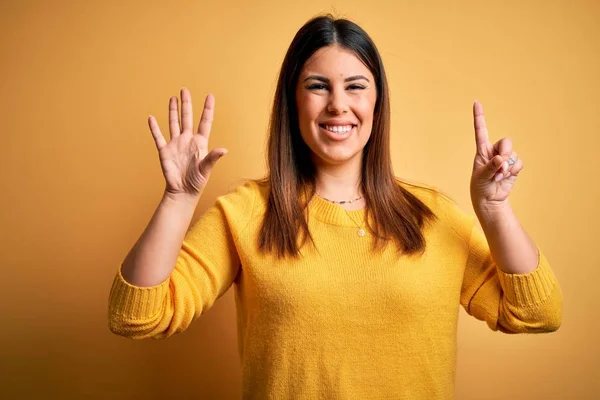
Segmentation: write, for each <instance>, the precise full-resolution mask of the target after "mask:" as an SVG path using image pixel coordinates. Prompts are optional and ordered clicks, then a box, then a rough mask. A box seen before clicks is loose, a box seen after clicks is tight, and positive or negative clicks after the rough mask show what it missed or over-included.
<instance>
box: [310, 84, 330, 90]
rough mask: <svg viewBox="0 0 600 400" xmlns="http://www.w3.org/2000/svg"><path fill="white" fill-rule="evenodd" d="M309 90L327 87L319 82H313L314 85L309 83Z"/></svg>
mask: <svg viewBox="0 0 600 400" xmlns="http://www.w3.org/2000/svg"><path fill="white" fill-rule="evenodd" d="M308 89H309V90H315V89H327V86H325V85H323V84H321V83H315V84H314V85H310V86H309V87H308Z"/></svg>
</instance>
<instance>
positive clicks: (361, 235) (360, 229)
mask: <svg viewBox="0 0 600 400" xmlns="http://www.w3.org/2000/svg"><path fill="white" fill-rule="evenodd" d="M317 196H319V197H320V198H322V199H323V200H326V201H328V202H330V203H334V204H346V203H354V202H355V201H358V200H360V199H362V198H363V196H360V197H357V198H355V199H352V200H344V201H334V200H329V199H326V198H325V197H323V196H321V195H320V194H319V193H317ZM342 208H343V209H344V211H345V212H346V215H347V216H348V218H350V220H351V221H352V222H353V223H354V225H356V227H357V228H358V231H357V232H356V234H357V235H358V236H360V237H363V236H365V234H366V233H367V232H365V230H364V229H363V228H362V226H360V225H359V224H357V223H356V221H355V220H354V218H352V217H351V216H350V214H349V213H348V210H346V209H345V208H344V207H342Z"/></svg>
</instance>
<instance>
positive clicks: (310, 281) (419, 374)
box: [109, 182, 562, 400]
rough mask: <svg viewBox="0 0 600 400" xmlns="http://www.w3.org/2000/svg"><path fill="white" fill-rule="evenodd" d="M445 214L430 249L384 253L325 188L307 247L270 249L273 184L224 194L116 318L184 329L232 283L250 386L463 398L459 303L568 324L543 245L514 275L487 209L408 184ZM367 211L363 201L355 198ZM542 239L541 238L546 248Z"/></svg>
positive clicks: (136, 329) (496, 320) (486, 316)
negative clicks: (487, 232) (524, 270)
mask: <svg viewBox="0 0 600 400" xmlns="http://www.w3.org/2000/svg"><path fill="white" fill-rule="evenodd" d="M403 185H405V188H406V189H408V190H410V191H411V192H412V193H413V194H415V195H416V196H417V197H419V198H420V199H421V200H422V201H424V202H425V203H426V204H427V205H428V206H429V207H430V208H431V209H432V210H433V211H434V213H435V214H436V215H437V216H438V217H439V220H438V221H437V222H436V223H435V224H434V225H432V226H429V227H427V228H425V231H424V233H425V238H426V240H427V250H426V252H425V253H424V255H423V256H416V257H402V258H399V259H398V257H397V255H396V251H395V247H394V246H391V245H390V246H389V247H388V248H386V249H385V250H383V251H381V252H379V253H374V252H373V251H372V250H371V243H370V239H371V234H370V233H369V232H368V231H367V234H366V235H365V236H364V237H359V236H358V235H357V227H356V225H355V223H354V222H353V221H352V220H351V219H349V218H348V214H347V213H346V211H344V210H343V209H342V208H341V207H339V206H337V205H334V204H332V203H329V202H327V201H325V200H323V199H321V198H319V197H318V196H315V197H314V198H313V199H312V200H311V202H310V204H309V209H310V211H309V228H310V231H311V233H312V234H313V237H314V240H315V243H316V246H317V249H318V250H319V253H318V254H317V252H316V251H315V250H313V247H312V246H310V245H307V246H305V248H303V249H302V252H303V257H302V258H301V259H298V260H294V261H286V262H282V261H280V260H277V259H276V257H275V256H274V255H269V254H261V253H259V252H258V250H257V237H258V232H259V228H260V224H261V222H262V216H263V215H264V212H265V210H266V205H267V193H268V189H266V188H265V187H262V186H259V185H258V184H256V183H254V182H248V183H246V184H243V185H240V186H238V187H237V188H236V189H235V190H234V191H233V192H231V193H228V194H225V195H223V196H220V197H219V198H218V199H217V201H216V203H215V204H214V206H212V207H211V208H210V209H209V210H207V212H205V213H204V214H203V215H202V216H201V217H200V219H199V220H198V222H196V223H195V224H193V225H192V227H191V229H190V230H189V232H188V234H187V235H186V238H185V240H184V243H183V246H182V249H181V252H180V254H179V257H178V259H177V264H176V267H175V270H174V271H173V273H172V275H171V277H170V278H169V279H168V280H166V281H165V282H163V283H161V284H159V285H157V286H155V287H150V288H141V287H135V286H132V285H130V284H129V283H127V282H126V281H124V279H123V277H122V276H121V274H120V271H119V272H118V273H117V276H116V278H115V280H114V283H113V286H112V289H111V292H110V299H109V327H110V329H111V330H112V331H113V332H115V333H117V334H119V335H123V336H126V337H129V338H134V339H142V338H164V337H168V336H170V335H172V334H174V333H178V332H181V331H183V330H185V329H186V328H187V327H188V326H189V325H190V323H191V322H192V321H193V320H194V319H196V318H198V317H199V316H200V315H201V314H202V313H203V312H204V311H206V310H208V309H209V308H210V307H211V306H212V305H213V303H214V302H215V300H216V299H217V298H219V297H220V296H221V295H223V294H224V293H225V292H226V291H227V290H228V289H229V287H230V286H231V285H232V284H233V285H234V287H235V299H236V307H237V324H238V343H239V353H240V359H241V364H242V371H243V372H242V373H243V383H242V385H243V398H245V399H261V400H264V399H360V400H364V399H411V400H415V399H451V398H452V397H453V393H454V378H455V365H456V332H457V322H458V312H459V305H462V306H463V307H464V308H465V310H466V311H467V312H468V313H469V314H470V315H473V316H474V317H475V318H477V319H480V320H482V321H486V323H487V325H488V326H489V327H490V328H491V329H493V330H498V331H502V332H507V333H519V332H528V333H535V332H550V331H554V330H556V329H558V327H559V326H560V322H561V315H562V294H561V290H560V288H559V286H558V283H557V281H556V279H555V277H554V274H553V272H552V270H551V269H550V266H549V264H548V261H547V260H546V258H545V257H544V255H543V254H542V253H541V252H540V256H539V264H538V267H537V269H536V270H535V271H534V272H532V273H530V274H526V275H517V274H505V273H503V272H502V271H500V270H499V268H497V267H496V265H495V264H494V261H493V260H492V258H491V255H490V251H489V247H488V245H487V241H486V239H485V236H484V234H483V232H482V231H481V229H480V228H479V225H478V224H477V223H476V222H477V221H476V218H475V217H473V216H469V215H467V214H466V213H464V212H463V211H461V210H460V209H459V208H458V207H457V205H456V204H455V203H453V202H452V201H451V200H449V199H447V198H446V197H444V196H442V195H440V194H438V193H437V192H431V191H429V190H426V189H425V188H424V187H420V186H412V185H408V184H404V183H403ZM349 214H350V216H351V217H352V219H354V221H356V222H360V221H362V220H363V218H364V216H365V212H364V210H358V211H351V212H349ZM538 250H539V249H538Z"/></svg>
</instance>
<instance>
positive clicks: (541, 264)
mask: <svg viewBox="0 0 600 400" xmlns="http://www.w3.org/2000/svg"><path fill="white" fill-rule="evenodd" d="M498 276H499V278H500V284H501V285H502V289H503V290H504V295H505V296H506V298H507V300H508V301H509V302H510V303H511V304H514V305H517V306H533V305H536V304H539V303H542V302H544V301H545V300H546V299H548V298H549V297H550V295H551V294H552V292H553V291H554V290H555V288H556V278H555V277H554V273H553V272H552V269H550V264H549V263H548V260H546V257H545V256H544V254H543V253H542V252H541V251H540V250H539V249H538V265H537V267H536V269H535V270H534V271H532V272H530V273H528V274H507V273H505V272H504V271H501V270H500V268H498Z"/></svg>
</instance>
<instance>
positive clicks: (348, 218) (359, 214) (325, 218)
mask: <svg viewBox="0 0 600 400" xmlns="http://www.w3.org/2000/svg"><path fill="white" fill-rule="evenodd" d="M308 209H309V215H310V216H311V217H314V218H316V219H318V220H319V221H322V222H326V223H328V224H332V225H338V226H352V227H356V225H357V224H360V226H361V227H363V228H364V227H365V226H366V225H365V216H366V208H362V209H360V210H354V211H347V210H345V209H344V208H343V207H342V206H340V205H338V204H333V203H331V202H329V201H327V200H324V199H323V198H321V197H319V196H318V195H317V194H315V195H314V196H313V198H312V199H311V200H310V202H309V203H308ZM353 221H354V222H353Z"/></svg>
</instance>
